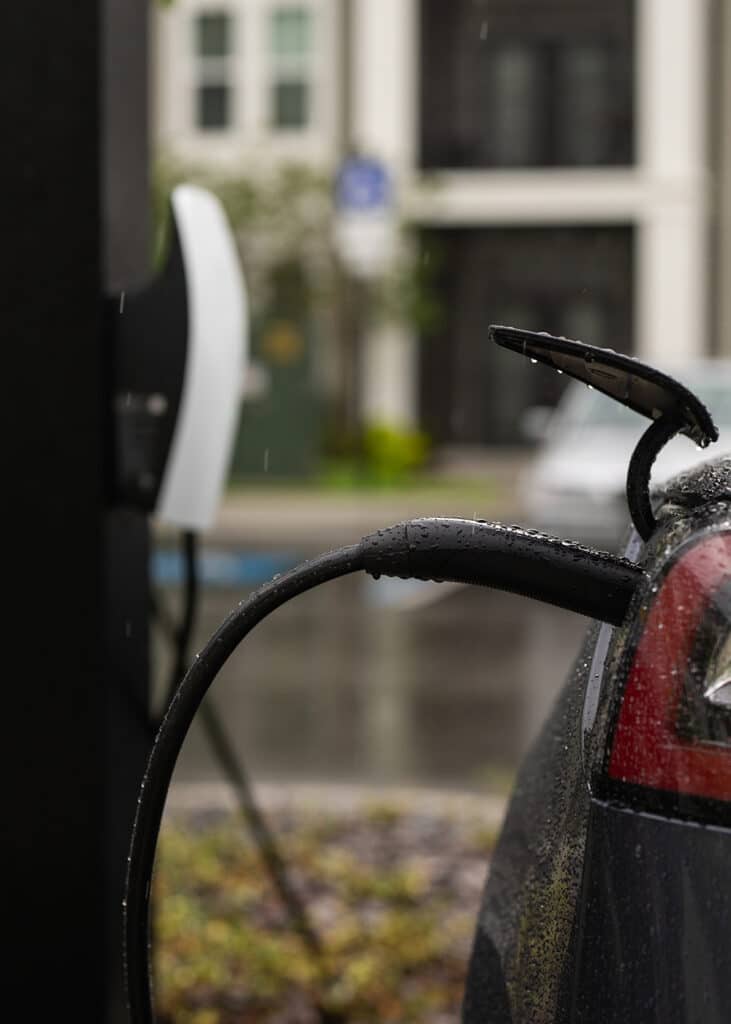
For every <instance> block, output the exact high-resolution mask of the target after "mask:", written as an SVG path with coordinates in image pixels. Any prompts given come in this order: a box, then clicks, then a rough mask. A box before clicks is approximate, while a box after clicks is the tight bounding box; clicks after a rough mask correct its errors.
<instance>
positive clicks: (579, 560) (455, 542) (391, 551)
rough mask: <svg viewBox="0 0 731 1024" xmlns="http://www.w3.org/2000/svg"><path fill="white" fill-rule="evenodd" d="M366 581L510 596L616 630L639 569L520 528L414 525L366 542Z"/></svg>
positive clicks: (441, 522)
mask: <svg viewBox="0 0 731 1024" xmlns="http://www.w3.org/2000/svg"><path fill="white" fill-rule="evenodd" d="M360 547H361V551H362V553H363V561H364V568H365V571H366V572H367V573H369V574H370V575H371V576H374V577H376V578H378V577H379V576H397V577H400V578H401V579H418V580H434V581H436V582H439V583H444V582H447V581H451V582H453V583H471V584H474V585H476V586H482V587H494V588H496V589H498V590H508V591H510V592H511V593H513V594H523V595H524V596H525V597H533V598H535V599H536V600H538V601H544V602H545V603H547V604H554V605H558V606H559V607H560V608H566V609H567V610H569V611H573V612H579V613H580V614H581V615H587V616H589V617H590V618H592V619H601V620H602V621H604V622H611V623H612V624H613V625H618V624H619V623H620V622H621V621H622V619H623V618H624V614H625V612H626V610H627V603H628V601H629V598H630V597H631V596H632V593H633V591H634V588H635V586H636V585H637V579H638V575H641V571H640V570H639V569H638V567H637V566H636V565H635V564H634V563H633V562H628V561H627V560H626V559H624V558H617V557H616V556H614V555H611V554H609V553H608V552H604V551H595V550H594V549H592V548H587V547H583V546H582V545H581V544H575V543H574V542H573V541H568V540H559V539H558V538H557V537H548V536H546V534H543V533H538V532H537V531H536V530H525V529H523V528H521V527H518V526H504V525H503V524H502V523H488V522H485V521H484V520H474V521H471V520H465V519H443V518H439V519H434V518H431V519H411V520H409V521H407V522H404V523H398V524H397V525H396V526H391V527H389V528H388V529H385V530H378V532H377V533H372V534H370V536H368V537H364V538H363V540H362V541H361V544H360Z"/></svg>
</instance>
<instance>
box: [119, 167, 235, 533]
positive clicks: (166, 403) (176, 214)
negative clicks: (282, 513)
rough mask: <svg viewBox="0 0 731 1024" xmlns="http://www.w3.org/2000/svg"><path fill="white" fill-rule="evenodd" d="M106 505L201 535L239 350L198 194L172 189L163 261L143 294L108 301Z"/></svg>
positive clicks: (227, 275)
mask: <svg viewBox="0 0 731 1024" xmlns="http://www.w3.org/2000/svg"><path fill="white" fill-rule="evenodd" d="M108 312H109V318H110V327H111V331H112V336H113V349H114V371H113V372H114V385H113V392H114V431H113V433H114V439H115V440H114V458H113V460H112V464H113V472H112V476H113V479H112V480H111V482H110V485H111V489H112V493H113V496H114V500H115V501H118V502H120V503H122V504H131V505H133V506H136V507H139V508H143V509H145V510H146V511H147V512H149V513H150V514H151V515H152V516H154V517H155V518H156V519H157V520H158V521H160V522H164V523H168V524H171V525H175V526H179V527H181V528H184V529H189V530H203V529H206V528H207V527H209V526H210V525H211V523H212V521H213V518H214V516H215V513H216V509H217V506H218V502H219V500H220V496H221V492H222V489H223V485H224V483H225V477H226V472H227V469H228V465H229V461H230V457H231V453H232V449H233V443H234V437H235V431H236V426H237V421H238V411H239V405H240V400H241V394H242V386H243V380H244V373H245V369H246V360H247V357H248V347H249V329H248V303H247V297H246V290H245V286H244V280H243V276H242V273H241V269H240V266H239V260H238V255H237V251H236V245H235V242H234V238H233V234H232V231H231V228H230V226H229V224H228V221H227V219H226V216H225V213H224V211H223V208H222V207H221V204H220V202H219V201H218V200H217V199H216V197H215V196H213V195H212V194H211V193H210V192H208V191H206V190H205V189H202V188H199V187H197V186H193V185H180V186H178V187H177V188H175V189H174V190H173V193H172V196H171V201H170V228H169V240H168V248H167V254H166V258H165V262H164V265H163V267H162V269H161V271H160V273H159V274H158V275H157V276H156V277H155V278H154V279H153V281H152V282H151V283H150V284H148V285H146V286H145V287H144V288H142V289H140V290H138V291H136V292H132V293H122V294H120V295H118V296H114V297H113V298H112V299H110V300H109V310H108Z"/></svg>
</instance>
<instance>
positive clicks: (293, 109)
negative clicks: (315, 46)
mask: <svg viewBox="0 0 731 1024" xmlns="http://www.w3.org/2000/svg"><path fill="white" fill-rule="evenodd" d="M270 43H271V60H272V69H273V76H272V90H271V123H272V126H273V127H274V128H276V129H280V130H285V131H286V130H302V129H303V128H306V127H307V125H308V124H309V122H310V117H311V111H310V104H311V66H312V16H311V13H310V11H309V10H308V9H307V8H306V7H280V8H278V9H277V10H275V11H273V13H272V16H271V41H270Z"/></svg>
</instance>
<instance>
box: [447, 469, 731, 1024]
mask: <svg viewBox="0 0 731 1024" xmlns="http://www.w3.org/2000/svg"><path fill="white" fill-rule="evenodd" d="M658 522H659V525H658V529H657V531H656V533H655V535H654V536H653V537H652V539H651V541H650V542H649V543H648V544H647V545H642V543H641V541H640V540H639V538H638V537H637V535H636V534H633V535H632V537H631V538H630V540H629V542H628V545H627V554H628V556H629V557H631V558H632V559H633V560H636V561H638V562H639V563H640V564H641V565H642V567H643V568H644V569H645V571H646V574H647V575H646V583H645V584H644V585H643V587H641V588H640V592H639V593H638V594H637V595H636V597H635V599H634V601H633V605H632V607H631V609H630V612H629V614H628V616H627V619H626V621H625V623H624V624H623V625H622V626H619V627H611V626H608V625H599V624H593V625H592V627H591V628H590V630H589V632H588V635H587V639H586V643H585V646H584V649H583V651H582V652H581V654H580V656H579V659H578V662H577V665H576V668H575V671H574V674H573V676H572V677H571V678H570V679H569V681H568V682H567V685H566V687H565V689H564V691H563V694H562V696H561V698H560V699H559V702H558V703H557V705H556V707H555V709H554V711H553V713H552V715H551V717H550V719H549V721H548V722H547V723H546V725H545V727H544V729H543V732H542V734H541V736H540V737H539V739H538V741H537V743H536V745H535V747H534V749H533V750H532V752H531V754H530V755H529V757H528V758H527V759H526V761H525V763H524V765H523V768H522V770H521V772H520V775H519V778H518V781H517V785H516V789H515V792H514V795H513V798H512V800H511V804H510V807H509V810H508V815H507V818H506V822H505V826H504V829H503V833H502V835H501V838H500V841H499V844H498V848H497V850H496V854H495V857H494V859H493V862H492V865H491V870H490V876H489V879H488V884H487V887H486V890H485V896H484V901H483V906H482V909H481V913H480V918H479V923H478V927H477V931H476V937H475V944H474V950H473V956H472V961H471V966H470V974H469V978H468V984H467V988H466V996H465V1004H464V1015H463V1019H464V1021H465V1024H507V1022H510V1024H528V1022H530V1024H553V1022H562V1024H563V1022H582V1024H583V1022H587V1024H588V1022H601V1024H609V1022H617V1024H619V1022H620V1021H621V1022H622V1024H626V1022H633V1021H642V1022H645V1021H647V1022H658V1024H659V1022H662V1024H690V1022H698V1024H700V1022H702V1024H721V1022H724V1024H727V1022H728V1021H729V1020H731V942H729V937H730V935H731V702H730V700H729V698H730V694H729V688H728V687H726V686H724V685H723V683H724V679H727V678H728V667H729V666H728V661H729V658H728V652H729V648H730V644H729V636H731V614H729V613H730V612H731V460H729V459H721V460H718V461H715V462H711V463H708V464H707V465H705V466H704V467H701V468H697V469H694V470H693V471H691V472H690V473H688V474H687V475H686V476H684V477H680V478H678V479H676V480H675V481H673V482H672V483H671V484H669V485H668V486H667V488H666V490H665V493H664V497H663V500H662V504H661V506H660V508H659V510H658ZM709 693H710V694H711V697H709V696H708V694H709Z"/></svg>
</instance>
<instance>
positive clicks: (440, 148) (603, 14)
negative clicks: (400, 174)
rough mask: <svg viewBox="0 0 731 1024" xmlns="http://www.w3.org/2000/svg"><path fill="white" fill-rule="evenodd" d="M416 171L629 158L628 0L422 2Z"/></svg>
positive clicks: (590, 163)
mask: <svg viewBox="0 0 731 1024" xmlns="http://www.w3.org/2000/svg"><path fill="white" fill-rule="evenodd" d="M421 10H422V19H421V25H422V30H421V31H422V37H421V111H422V112H421V156H422V165H423V166H424V167H428V168H431V167H434V168H436V167H531V166H584V167H588V166H592V167H593V166H601V165H605V166H606V165H621V164H629V163H631V161H632V132H633V111H632V99H633V97H632V77H633V68H632V59H633V54H632V50H633V38H632V35H633V33H632V16H633V4H632V0H612V3H606V0H490V2H489V3H487V4H485V3H483V4H480V3H474V2H473V0H451V2H450V3H448V4H447V3H443V2H442V0H421Z"/></svg>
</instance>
